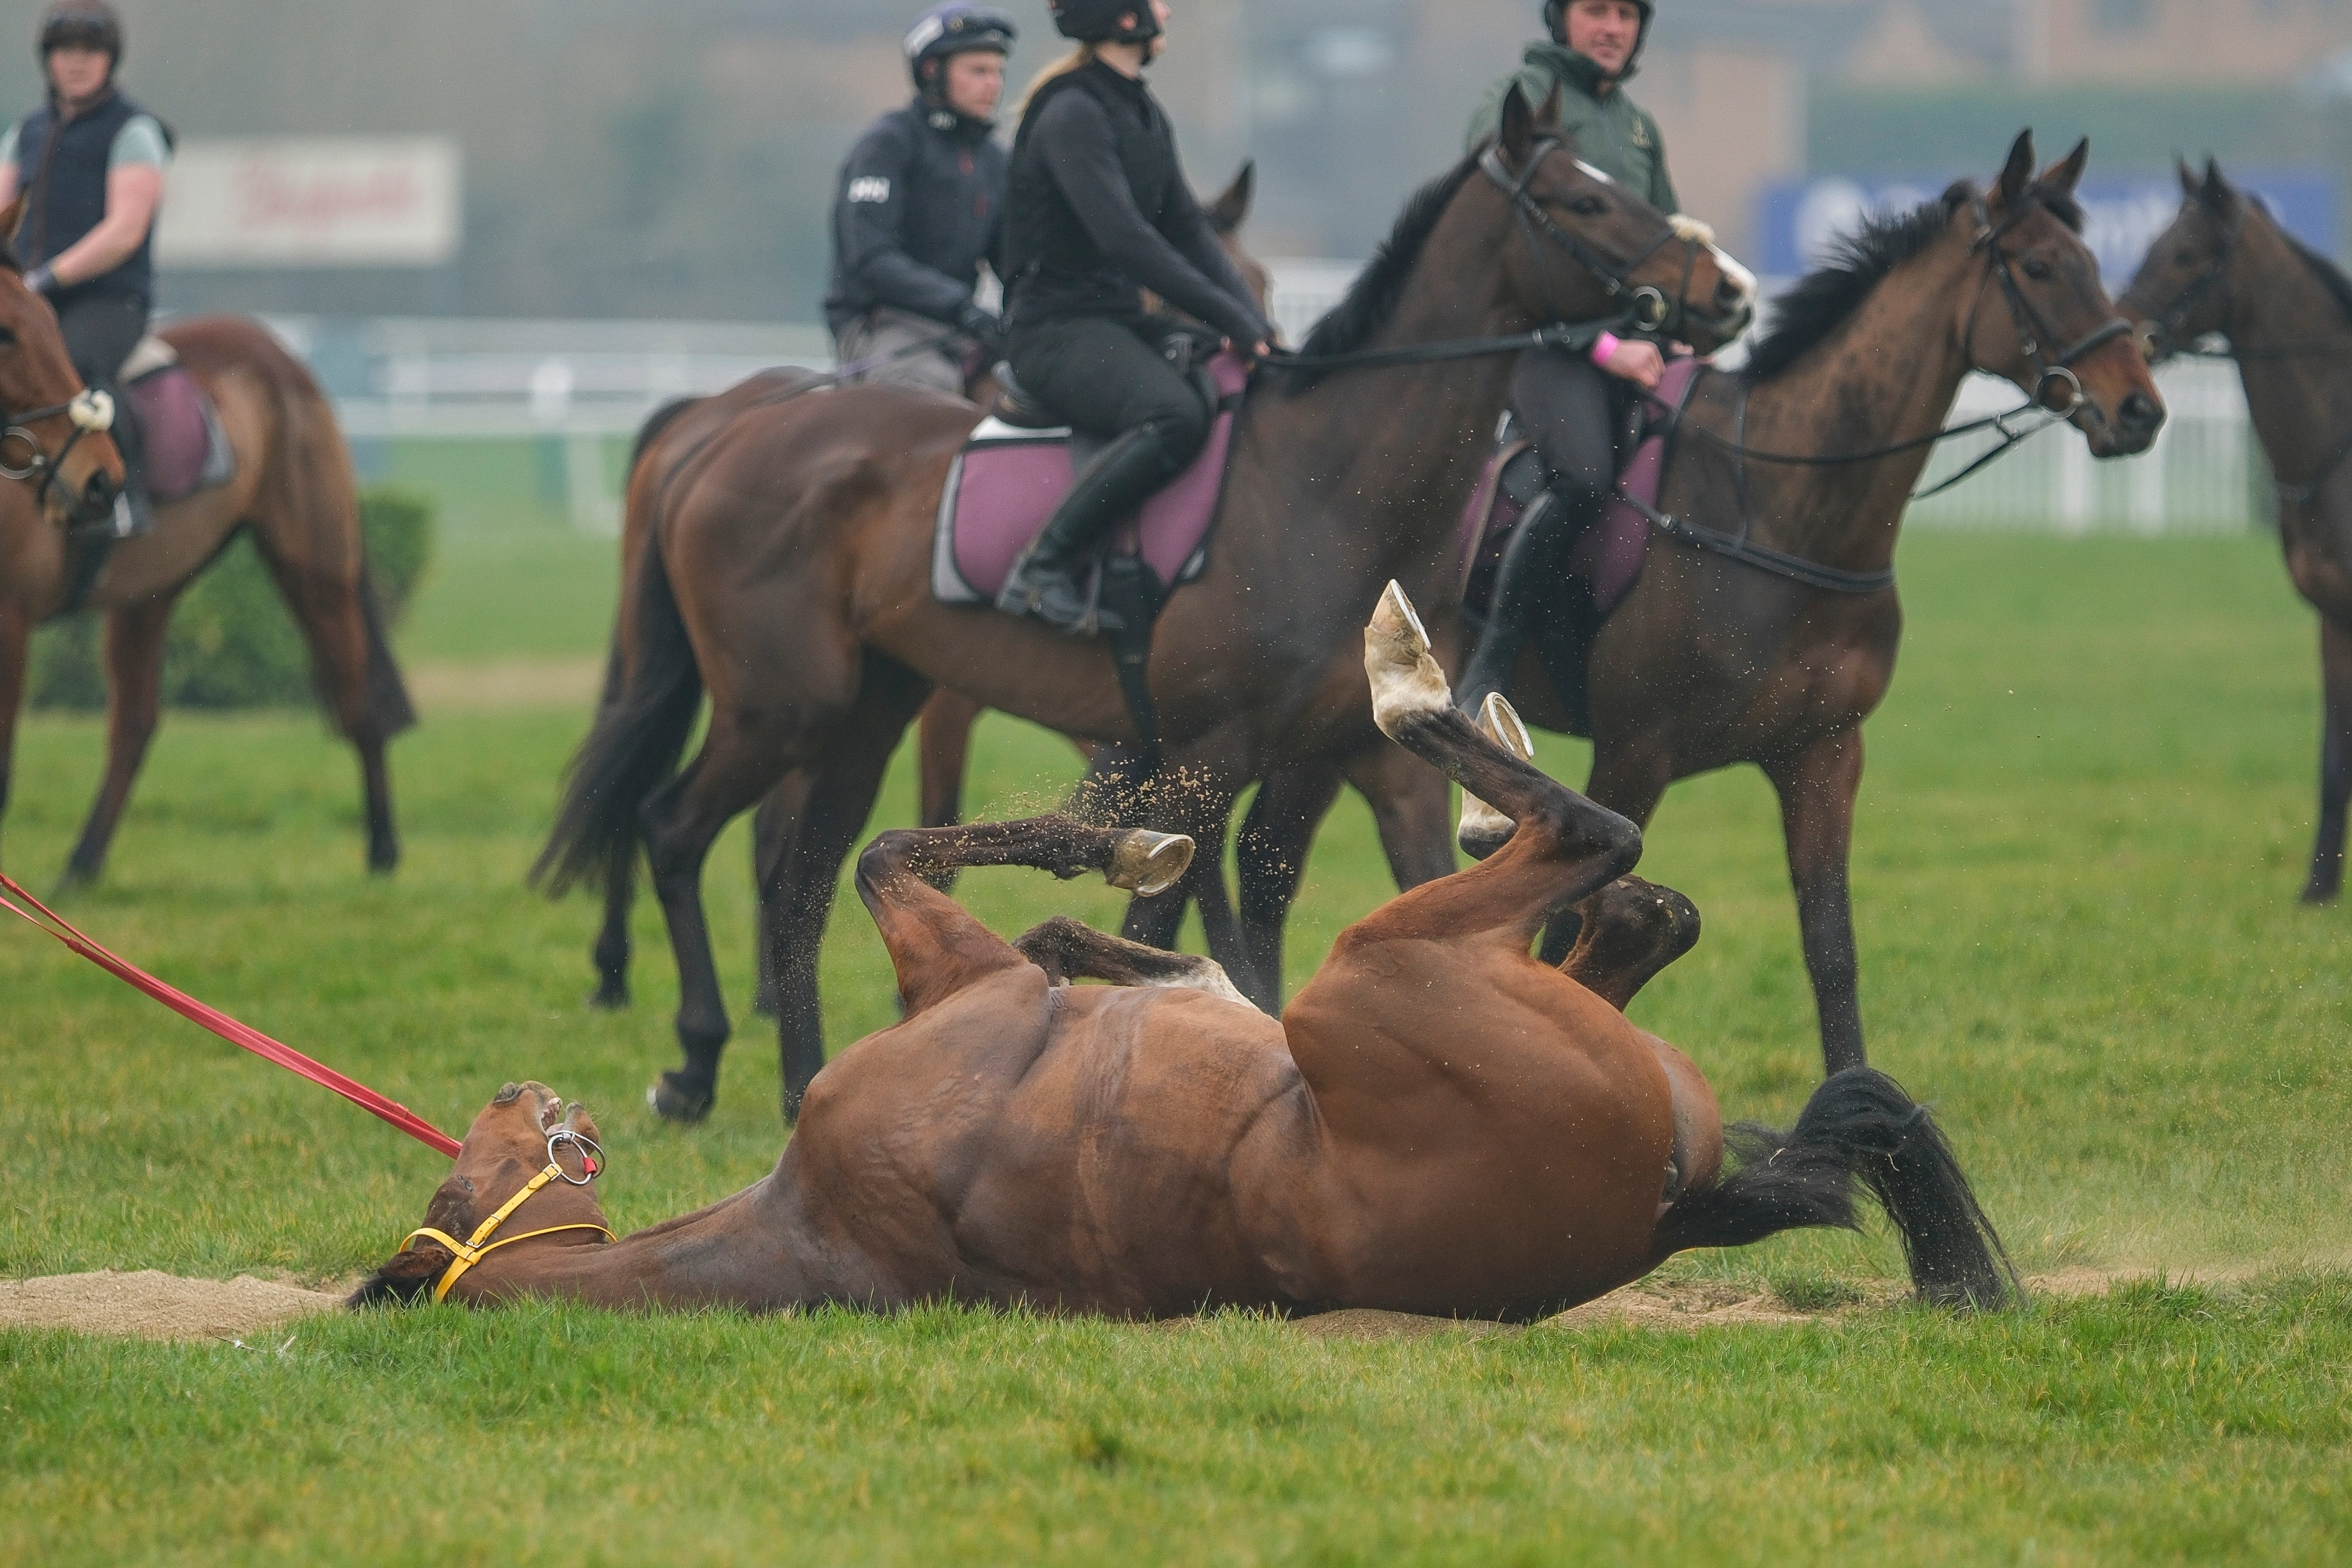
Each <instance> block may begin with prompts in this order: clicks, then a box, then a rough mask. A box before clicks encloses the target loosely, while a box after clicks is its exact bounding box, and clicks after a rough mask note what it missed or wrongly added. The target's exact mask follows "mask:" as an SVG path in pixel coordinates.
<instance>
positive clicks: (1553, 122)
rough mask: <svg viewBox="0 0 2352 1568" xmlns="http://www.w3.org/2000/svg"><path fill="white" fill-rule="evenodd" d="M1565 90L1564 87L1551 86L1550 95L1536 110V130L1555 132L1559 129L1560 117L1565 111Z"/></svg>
mask: <svg viewBox="0 0 2352 1568" xmlns="http://www.w3.org/2000/svg"><path fill="white" fill-rule="evenodd" d="M1567 91H1568V89H1566V88H1564V87H1560V86H1559V85H1557V84H1555V85H1554V86H1553V88H1552V89H1551V96H1550V97H1549V98H1547V99H1545V100H1544V102H1543V107H1542V108H1541V109H1539V110H1537V111H1536V129H1537V130H1538V131H1549V132H1558V131H1559V127H1560V121H1561V117H1562V115H1563V114H1564V113H1565V112H1566V110H1565V107H1564V100H1565V95H1566V93H1567Z"/></svg>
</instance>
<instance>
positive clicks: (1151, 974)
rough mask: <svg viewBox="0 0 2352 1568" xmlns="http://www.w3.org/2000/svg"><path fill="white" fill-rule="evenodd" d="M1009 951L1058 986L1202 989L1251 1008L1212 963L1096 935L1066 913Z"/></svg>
mask: <svg viewBox="0 0 2352 1568" xmlns="http://www.w3.org/2000/svg"><path fill="white" fill-rule="evenodd" d="M1013 951H1015V952H1018V953H1020V954H1021V956H1022V957H1024V958H1025V959H1027V960H1028V961H1029V962H1030V963H1034V964H1035V965H1036V966H1037V967H1038V968H1040V969H1042V970H1044V971H1045V978H1046V979H1047V980H1049V981H1051V982H1052V983H1053V984H1056V985H1065V984H1068V983H1069V982H1070V981H1072V980H1107V981H1108V982H1109V983H1110V984H1113V985H1139V986H1166V987H1171V988H1173V989H1179V990H1186V991H1206V992H1208V993H1209V994H1211V995H1213V996H1222V997H1223V998H1224V999H1225V1000H1226V1001H1228V1002H1239V1003H1240V1004H1242V1005H1244V1006H1245V1007H1246V1006H1251V1005H1254V1004H1252V1003H1251V1001H1250V999H1249V998H1248V997H1246V996H1244V995H1243V994H1241V992H1240V990H1239V989H1238V988H1237V987H1235V985H1234V983H1233V981H1232V980H1231V979H1230V978H1228V977H1227V976H1226V974H1225V972H1224V968H1223V965H1221V964H1219V963H1217V962H1216V960H1214V959H1212V958H1199V957H1196V956H1194V955H1193V954H1192V953H1189V952H1168V951H1167V950H1166V949H1164V948H1158V947H1146V946H1144V945H1143V943H1141V942H1129V941H1128V940H1127V939H1126V938H1124V937H1117V936H1111V935H1109V934H1108V933H1106V932H1103V931H1097V930H1095V928H1094V927H1092V926H1090V925H1088V924H1087V923H1086V922H1085V921H1077V920H1073V919H1071V918H1070V917H1069V916H1068V915H1055V917H1054V918H1053V919H1052V920H1049V921H1046V922H1045V924H1044V925H1041V926H1038V927H1035V928H1034V929H1033V930H1031V931H1025V932H1024V933H1023V934H1022V935H1021V936H1019V937H1017V938H1015V939H1014V941H1013Z"/></svg>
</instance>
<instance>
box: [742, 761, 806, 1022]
mask: <svg viewBox="0 0 2352 1568" xmlns="http://www.w3.org/2000/svg"><path fill="white" fill-rule="evenodd" d="M807 805H808V795H807V780H806V779H805V777H804V776H803V775H802V774H797V773H796V774H794V775H793V777H792V778H790V779H786V780H782V781H781V782H779V783H778V784H777V785H776V787H775V788H773V789H772V790H770V791H769V792H768V793H767V795H766V797H765V798H764V799H762V800H761V802H760V809H759V810H757V811H755V812H753V813H752V814H751V893H752V896H753V897H754V898H756V899H757V900H759V901H760V935H759V940H758V942H756V943H755V944H754V945H755V946H756V947H757V948H758V949H759V954H760V983H759V989H758V990H757V991H756V992H754V993H753V994H752V997H751V1011H752V1012H753V1013H755V1014H757V1015H758V1016H761V1017H762V1018H773V1017H774V1016H776V1008H777V1006H778V1005H780V1004H779V1002H778V1000H777V991H776V960H775V946H776V932H777V929H778V922H780V921H782V919H783V914H782V910H780V909H779V908H778V907H777V902H776V897H775V894H774V893H773V892H772V889H774V888H776V887H778V886H780V885H782V882H783V880H784V879H785V878H786V877H787V876H788V875H789V874H790V866H791V861H792V857H793V853H794V851H795V850H797V849H798V848H799V847H800V820H801V814H802V812H803V811H804V810H805V809H806V808H807Z"/></svg>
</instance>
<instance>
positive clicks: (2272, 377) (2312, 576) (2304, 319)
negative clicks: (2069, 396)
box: [2116, 160, 2352, 904]
mask: <svg viewBox="0 0 2352 1568" xmlns="http://www.w3.org/2000/svg"><path fill="white" fill-rule="evenodd" d="M2179 169H2180V186H2181V190H2182V192H2183V193H2184V194H2185V195H2186V197H2187V200H2186V201H2185V202H2184V203H2183V204H2182V205H2181V209H2180V216H2179V217H2177V218H2175V219H2174V220H2173V223H2172V226H2171V227H2170V228H2168V229H2166V230H2165V231H2164V233H2163V234H2162V235H2161V236H2159V237H2158V239H2157V241H2156V243H2155V244H2153V245H2151V246H2149V247H2148V251H2147V259H2146V260H2145V261H2143V262H2141V263H2140V268H2139V273H2138V275H2137V277H2135V278H2134V279H2132V282H2131V287H2130V288H2128V289H2126V290H2125V291H2124V293H2123V297H2122V298H2121V299H2119V300H2117V301H2116V303H2117V304H2119V305H2120V306H2122V307H2123V309H2124V312H2125V313H2126V315H2128V316H2130V317H2131V318H2132V320H2133V321H2134V323H2135V325H2137V327H2138V328H2139V329H2140V332H2141V337H2142V341H2143V342H2144V343H2145V344H2146V346H2147V350H2148V353H2149V355H2150V357H2151V358H2155V359H2160V358H2162V357H2164V356H2166V355H2168V354H2172V353H2179V352H2182V351H2192V350H2193V349H2194V346H2195V344H2196V342H2197V340H2198V339H2200V338H2201V337H2204V336H2205V335H2207V334H2208V333H2214V332H2218V333H2220V334H2221V335H2222V336H2223V337H2226V338H2227V339H2229V342H2230V349H2229V352H2230V355H2231V358H2233V359H2235V360H2236V361H2237V362H2238V376H2239V379H2240V380H2241V381H2242V383H2244V384H2245V389H2246V406H2247V409H2248V410H2249V412H2250V413H2251V414H2252V417H2253V426H2254V434H2255V435H2256V436H2258V437H2261V439H2262V443H2263V453H2264V454H2265V455H2266V456H2267V457H2268V458H2270V463H2271V470H2272V472H2273V474H2274V475H2276V476H2277V479H2278V531H2279V544H2280V546H2281V547H2282V548H2283V549H2284V551H2285V552H2286V570H2287V575H2288V577H2290V578H2291V579H2293V581H2294V587H2295V592H2297V593H2299V594H2301V595H2303V596H2304V598H2305V600H2306V601H2308V602H2309V604H2310V605H2311V607H2312V608H2313V609H2315V610H2317V611H2318V612H2319V672H2320V679H2321V682H2322V685H2323V687H2324V689H2325V692H2326V697H2325V705H2324V707H2323V710H2322V714H2321V720H2320V749H2319V759H2320V760H2319V825H2318V831H2317V834H2316V837H2315V839H2314V841H2313V843H2312V847H2311V874H2310V876H2309V878H2308V879H2306V880H2305V883H2304V888H2303V899H2304V901H2305V903H2313V904H2318V903H2327V902H2330V901H2332V900H2334V899H2335V898H2336V894H2337V892H2338V891H2339V890H2340V889H2342V887H2343V884H2344V826H2345V806H2346V803H2347V801H2352V465H2347V461H2346V459H2347V458H2352V279H2347V277H2346V276H2345V275H2344V273H2343V271H2342V270H2341V269H2340V268H2337V267H2336V264H2335V263H2334V262H2332V261H2330V260H2328V259H2327V258H2326V257H2324V256H2321V255H2319V254H2318V253H2316V252H2315V251H2313V250H2312V249H2311V248H2310V247H2307V246H2305V245H2304V244H2303V243H2302V242H2301V241H2299V240H2297V239H2296V238H2295V237H2294V236H2292V235H2290V234H2288V233H2287V232H2286V230H2284V228H2281V227H2280V226H2279V224H2278V220H2277V219H2276V218H2274V217H2273V216H2271V214H2270V211H2269V209H2268V208H2266V207H2264V206H2263V204H2262V202H2261V201H2260V200H2259V199H2257V198H2254V197H2251V196H2249V195H2246V193H2244V192H2243V191H2241V190H2240V189H2238V187H2237V186H2235V185H2233V184H2231V183H2230V182H2229V181H2228V180H2226V179H2224V178H2222V177H2221V169H2220V167H2219V166H2218V165H2216V164H2215V163H2212V162H2211V161H2210V160H2208V162H2207V163H2206V165H2205V174H2204V177H2203V178H2202V179H2201V180H2200V178H2199V177H2198V176H2197V175H2195V174H2191V173H2190V172H2189V166H2188V165H2187V164H2186V163H2183V164H2181V165H2179Z"/></svg>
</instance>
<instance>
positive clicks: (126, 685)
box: [0, 217, 415, 883]
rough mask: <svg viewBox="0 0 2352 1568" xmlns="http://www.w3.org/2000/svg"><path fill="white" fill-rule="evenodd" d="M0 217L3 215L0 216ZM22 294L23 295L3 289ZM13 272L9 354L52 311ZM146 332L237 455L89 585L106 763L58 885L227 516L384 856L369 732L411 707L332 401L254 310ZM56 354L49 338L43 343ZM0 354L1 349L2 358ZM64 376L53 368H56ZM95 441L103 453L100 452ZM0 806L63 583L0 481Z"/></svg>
mask: <svg viewBox="0 0 2352 1568" xmlns="http://www.w3.org/2000/svg"><path fill="white" fill-rule="evenodd" d="M11 227H13V224H12V223H10V221H9V220H8V219H6V218H5V217H0V232H6V231H7V229H8V228H11ZM19 295H24V300H19V299H18V298H17V296H19ZM29 299H30V296H29V295H25V291H24V289H23V285H22V282H21V280H20V279H18V278H17V276H16V272H15V270H14V269H13V268H7V269H5V270H0V315H5V316H7V317H8V318H9V319H10V324H11V325H12V326H13V327H14V330H15V331H16V337H17V342H18V347H17V348H16V350H15V351H14V354H15V355H22V354H23V353H25V352H26V351H25V347H24V345H25V344H26V342H27V341H28V340H30V339H32V338H34V337H36V336H42V335H45V336H46V337H47V339H48V340H49V341H50V342H57V336H56V334H57V327H56V318H55V317H54V316H53V315H51V314H50V313H49V312H48V311H47V309H46V308H45V307H41V306H40V305H39V304H38V303H37V301H35V302H33V308H32V309H31V310H26V309H25V301H26V300H29ZM162 336H163V338H164V340H165V341H166V342H170V343H171V345H172V346H173V349H175V350H176V351H177V352H178V353H179V356H180V361H181V363H182V364H183V365H184V366H185V367H186V368H187V370H188V372H189V373H190V374H192V375H193V376H194V378H195V380H196V381H197V383H198V384H200V385H201V386H202V387H203V388H204V390H205V394H206V395H207V396H209V397H210V398H211V400H212V402H213V405H214V407H215V410H216V411H217V412H218V414H219V416H220V420H221V424H222V426H223V427H224V428H225V429H226V432H227V434H228V437H229V440H230V443H231V444H232V446H233V447H235V449H236V477H235V478H234V479H231V480H230V481H229V482H228V483H227V484H226V485H222V486H220V487H218V488H216V489H208V490H203V491H200V492H198V493H197V494H195V495H194V496H191V497H189V498H188V499H186V500H182V501H178V502H175V503H173V504H172V505H169V506H166V507H163V509H161V512H160V515H159V517H158V521H157V525H156V527H155V529H154V531H152V532H151V533H148V534H146V535H144V536H142V537H141V538H137V539H131V540H126V541H123V542H121V543H119V544H117V545H115V546H114V548H113V550H112V551H111V552H110V553H109V554H108V556H107V557H106V561H105V564H104V567H103V569H102V570H100V573H99V574H98V576H97V579H96V581H95V583H94V584H92V586H91V588H90V590H89V595H88V597H87V600H86V605H87V606H88V607H89V608H90V609H94V610H99V611H102V612H104V613H105V615H106V617H107V619H106V679H107V755H106V777H105V780H104V783H103V784H101V785H100V789H99V794H98V799H97V802H96V804H95V805H93V806H92V807H91V810H90V814H89V820H88V823H87V824H86V826H84V828H83V830H82V833H81V837H80V839H79V842H78V843H77V845H76V847H75V848H74V851H73V855H72V858H71V859H70V861H69V862H68V866H67V870H66V879H67V881H68V883H73V882H80V881H87V880H89V879H92V878H95V877H96V876H97V875H98V874H99V871H100V868H101V867H102V866H103V865H104V863H105V859H106V851H107V846H108V843H109V841H110V839H111V838H112V837H113V834H114V829H115V826H116V825H117V823H118V822H120V820H121V816H122V810H123V806H124V805H125V803H126V802H127V801H128V800H129V799H130V795H131V782H132V780H133V779H134V778H135V777H136V776H137V773H138V772H139V765H140V763H141V761H142V758H143V757H144V756H145V753H146V750H147V743H148V742H149V741H150V739H152V736H153V734H154V732H155V725H156V721H157V718H158V716H159V713H160V709H161V701H162V692H163V634H164V631H165V629H166V627H167V626H169V624H170V621H171V616H172V605H173V601H174V600H176V599H177V597H178V596H179V594H180V592H181V591H182V590H183V589H184V588H185V587H186V586H187V585H188V584H189V583H190V582H191V581H193V580H194V577H195V576H196V574H198V573H200V572H202V571H203V570H204V569H205V567H206V566H207V565H209V564H211V563H212V562H213V560H214V559H215V557H216V556H218V555H219V553H220V552H221V550H222V548H223V547H224V546H225V545H226V543H227V542H228V541H229V539H230V538H231V536H232V535H234V534H235V533H236V531H237V530H238V529H239V528H241V527H244V528H250V529H251V530H252V531H253V536H254V542H255V543H257V545H258V546H259V547H260V550H261V554H262V558H263V559H264V560H265V561H266V562H267V563H268V566H269V570H270V574H271V575H272V577H273V578H275V580H276V581H277V584H278V591H279V592H280V593H281V594H282V595H285V599H286V603H287V605H288V606H289V608H290V609H291V610H292V611H293V613H294V619H295V621H296V623H297V625H299V626H300V628H301V630H302V635H303V637H304V638H305V639H306V640H307V641H308V643H309V644H310V655H311V660H312V665H313V668H314V669H315V671H316V673H317V677H318V683H319V689H320V695H321V698H322V700H324V702H325V704H326V706H327V709H328V711H329V712H331V714H332V715H333V716H334V719H335V721H336V723H337V725H338V726H339V727H340V728H341V731H342V733H343V734H344V735H345V736H346V737H347V738H348V739H349V740H350V741H351V742H352V746H353V747H354V748H356V749H357V751H358V752H359V755H360V764H361V775H362V784H363V788H364V791H365V795H366V805H367V834H368V848H367V858H368V864H369V866H370V867H371V868H373V869H375V870H378V871H389V870H391V869H392V868H394V866H395V865H396V864H398V862H399V858H400V843H399V838H398V837H397V834H396V833H395V831H394V825H393V815H392V795H391V784H390V781H389V778H388V776H387V773H386V770H385V764H384V747H385V743H386V742H389V741H390V740H391V739H392V737H393V736H394V735H396V734H398V733H399V732H400V731H402V730H403V729H404V728H406V727H407V726H408V725H409V724H411V723H413V722H414V721H415V714H414V712H413V710H411V709H410V707H409V703H408V697H407V693H406V689H405V688H404V686H403V684H402V681H401V679H400V672H399V670H398V668H396V666H395V665H394V662H393V657H392V651H391V648H390V647H389V646H388V645H387V643H386V641H385V639H384V632H383V623H382V619H381V616H380V614H379V612H378V608H377V605H376V603H375V600H374V596H373V591H372V589H371V587H370V584H369V583H368V580H367V562H366V556H365V551H364V549H363V547H362V542H361V537H360V519H359V498H358V491H357V487H356V485H355V483H354V481H353V479H352V467H351V459H350V456H349V454H348V453H347V452H346V451H345V450H344V447H343V441H342V436H341V432H340V431H339V430H338V429H337V428H336V425H335V417H334V410H333V408H332V406H331V405H330V404H329V403H328V401H327V399H326V396H325V395H324V394H322V393H321V392H320V390H319V387H318V384H317V383H316V382H314V381H313V380H311V378H310V373H309V372H308V371H307V370H305V369H304V368H303V367H302V365H301V363H299V361H297V360H296V359H295V358H294V357H293V356H292V355H291V354H289V353H287V352H286V350H285V349H284V347H283V346H281V345H280V344H279V343H278V341H277V340H276V339H275V338H273V337H271V336H270V335H269V333H268V331H266V330H264V329H263V328H262V327H261V326H260V325H259V323H257V322H254V321H246V320H242V319H236V318H229V317H210V318H205V319H202V320H197V321H184V322H181V323H179V324H177V325H175V326H173V327H172V328H170V329H169V330H168V331H164V332H163V334H162ZM57 353H58V356H59V363H63V359H62V356H63V353H64V349H63V346H62V344H61V343H59V344H58V348H57ZM12 357H13V356H12ZM68 374H70V373H69V372H68ZM110 450H111V449H110V447H109V452H110ZM0 563H5V574H0V805H5V801H6V798H7V779H8V760H9V753H10V748H11V746H12V744H13V742H14V738H15V733H16V717H17V711H18V709H19V707H20V705H21V703H22V701H23V697H24V690H25V673H26V658H27V656H28V654H29V651H30V643H31V635H32V631H33V628H34V627H35V626H38V625H39V624H40V623H41V622H43V621H45V620H47V619H48V618H50V617H51V616H55V615H57V614H58V611H59V609H60V608H61V607H62V606H63V605H64V604H65V602H66V599H67V596H68V594H69V592H70V591H71V590H70V585H69V574H70V573H71V571H72V569H73V567H72V563H71V562H70V560H69V557H68V537H67V533H66V531H65V530H64V529H63V528H61V527H59V526H58V521H53V520H52V519H51V518H50V517H49V516H47V515H45V509H44V507H43V505H42V503H41V501H40V500H39V499H38V498H37V497H36V496H35V495H34V494H33V493H32V492H31V490H30V489H28V487H26V486H25V485H18V484H10V485H5V486H0Z"/></svg>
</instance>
